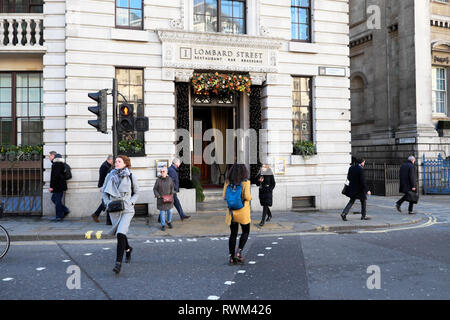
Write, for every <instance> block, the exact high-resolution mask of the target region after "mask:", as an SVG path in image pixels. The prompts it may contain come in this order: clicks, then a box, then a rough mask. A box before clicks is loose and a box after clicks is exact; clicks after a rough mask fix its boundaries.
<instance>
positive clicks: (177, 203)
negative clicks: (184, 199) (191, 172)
mask: <svg viewBox="0 0 450 320" xmlns="http://www.w3.org/2000/svg"><path fill="white" fill-rule="evenodd" d="M173 205H174V206H175V208H176V209H177V211H178V214H179V215H180V218H181V219H184V217H186V215H185V214H184V211H183V208H182V207H181V202H180V200H179V199H178V197H177V194H176V193H175V194H174V195H173Z"/></svg>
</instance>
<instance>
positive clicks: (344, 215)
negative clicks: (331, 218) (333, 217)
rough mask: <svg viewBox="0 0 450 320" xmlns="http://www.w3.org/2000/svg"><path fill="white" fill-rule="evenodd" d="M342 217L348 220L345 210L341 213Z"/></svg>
mask: <svg viewBox="0 0 450 320" xmlns="http://www.w3.org/2000/svg"><path fill="white" fill-rule="evenodd" d="M341 218H342V220H344V221H347V215H346V214H345V213H344V212H342V213H341Z"/></svg>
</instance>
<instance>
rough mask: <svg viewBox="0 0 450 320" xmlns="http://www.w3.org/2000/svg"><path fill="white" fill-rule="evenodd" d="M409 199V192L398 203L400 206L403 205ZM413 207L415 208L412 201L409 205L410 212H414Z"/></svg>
mask: <svg viewBox="0 0 450 320" xmlns="http://www.w3.org/2000/svg"><path fill="white" fill-rule="evenodd" d="M407 200H408V194H407V193H405V195H404V196H403V197H401V199H400V200H398V201H397V205H398V206H399V207H400V206H401V205H402V203H403V202H405V201H407ZM413 208H414V203H412V202H410V203H409V206H408V212H413Z"/></svg>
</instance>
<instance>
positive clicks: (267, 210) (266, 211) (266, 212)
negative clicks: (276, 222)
mask: <svg viewBox="0 0 450 320" xmlns="http://www.w3.org/2000/svg"><path fill="white" fill-rule="evenodd" d="M266 216H268V217H269V218H272V212H270V208H269V206H263V212H262V218H261V222H263V221H264V220H266Z"/></svg>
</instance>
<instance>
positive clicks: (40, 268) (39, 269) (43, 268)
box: [36, 267, 46, 271]
mask: <svg viewBox="0 0 450 320" xmlns="http://www.w3.org/2000/svg"><path fill="white" fill-rule="evenodd" d="M45 269H46V268H45V267H39V268H36V271H42V270H45Z"/></svg>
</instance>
